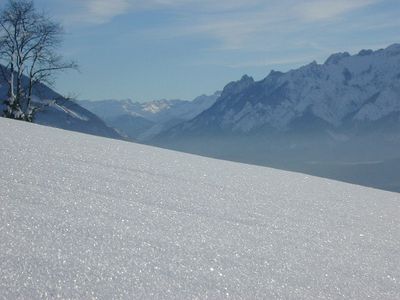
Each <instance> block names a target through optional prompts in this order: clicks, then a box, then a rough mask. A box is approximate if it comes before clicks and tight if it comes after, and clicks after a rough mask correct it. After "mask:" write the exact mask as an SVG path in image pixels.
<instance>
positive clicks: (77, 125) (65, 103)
mask: <svg viewBox="0 0 400 300" xmlns="http://www.w3.org/2000/svg"><path fill="white" fill-rule="evenodd" d="M7 93H8V87H7V85H6V84H4V82H2V81H1V80H0V116H2V114H3V110H4V107H3V106H2V101H1V100H2V99H6V98H7ZM33 98H34V102H36V103H37V104H38V105H43V106H44V108H43V110H41V111H39V112H38V113H37V115H36V117H35V119H34V122H35V123H37V124H42V125H47V126H51V127H56V128H62V129H66V130H72V131H78V132H83V133H89V134H94V135H98V136H103V137H109V138H117V139H122V136H120V135H119V134H118V133H117V132H116V131H115V130H114V129H112V128H111V127H109V126H107V125H106V124H105V123H104V122H103V121H102V120H101V119H100V118H99V117H97V116H96V115H94V114H93V113H91V112H90V111H88V110H86V109H84V108H83V107H81V106H80V105H78V104H77V103H76V102H75V101H72V100H69V99H66V98H65V97H63V96H61V95H60V94H58V93H57V92H55V91H54V90H53V89H51V88H49V87H48V86H46V85H44V84H40V85H38V86H36V88H35V90H34V97H33Z"/></svg>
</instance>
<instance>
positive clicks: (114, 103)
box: [79, 92, 221, 140]
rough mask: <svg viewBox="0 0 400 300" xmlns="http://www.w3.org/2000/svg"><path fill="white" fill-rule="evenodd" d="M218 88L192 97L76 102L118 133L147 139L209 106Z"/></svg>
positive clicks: (215, 97)
mask: <svg viewBox="0 0 400 300" xmlns="http://www.w3.org/2000/svg"><path fill="white" fill-rule="evenodd" d="M220 94H221V93H220V92H216V93H215V94H214V95H211V96H207V95H202V96H200V97H197V98H196V99H194V100H193V101H185V100H165V99H163V100H155V101H150V102H145V103H139V102H133V101H132V100H121V101H118V100H102V101H87V100H86V101H79V104H80V105H82V106H83V107H85V108H86V109H88V110H90V111H91V112H93V113H95V114H96V115H98V116H99V117H100V118H102V119H103V120H104V121H105V122H106V123H107V124H108V125H109V126H111V127H113V128H115V129H117V130H118V131H119V132H120V133H121V134H123V135H125V136H127V137H129V138H131V139H138V140H147V139H150V138H152V137H153V136H155V135H157V134H160V133H161V132H163V131H164V130H167V129H169V128H171V127H173V126H175V125H177V124H179V123H181V122H184V121H187V120H191V119H193V118H194V117H196V116H197V115H198V114H200V113H201V112H202V111H204V110H206V109H208V108H209V107H211V106H212V105H213V104H214V103H215V101H216V100H217V98H218V97H219V96H220Z"/></svg>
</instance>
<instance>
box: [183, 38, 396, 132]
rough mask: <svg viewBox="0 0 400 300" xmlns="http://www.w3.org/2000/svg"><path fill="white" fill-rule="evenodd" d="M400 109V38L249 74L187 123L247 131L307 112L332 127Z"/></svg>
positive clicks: (285, 125) (287, 122) (286, 122)
mask: <svg viewBox="0 0 400 300" xmlns="http://www.w3.org/2000/svg"><path fill="white" fill-rule="evenodd" d="M394 114H397V115H399V114H400V44H394V45H391V46H389V47H388V48H386V49H380V50H377V51H373V50H362V51H360V52H359V53H358V54H355V55H350V54H349V53H346V52H345V53H338V54H334V55H331V56H330V57H329V58H328V59H327V60H326V62H325V63H324V64H317V63H316V62H313V63H311V64H309V65H306V66H303V67H301V68H299V69H296V70H292V71H289V72H286V73H281V72H271V74H270V75H269V76H267V77H266V78H265V79H263V80H261V81H258V82H254V81H253V79H252V78H250V77H248V76H244V77H243V78H242V79H241V80H239V81H237V82H232V83H230V84H228V85H227V86H226V87H225V89H224V90H223V92H222V96H221V97H220V98H219V99H218V101H217V103H216V104H215V105H213V106H212V107H211V108H210V109H208V110H207V111H205V112H203V113H202V114H201V115H199V116H198V117H197V118H195V119H194V120H191V121H188V122H187V123H186V124H185V125H183V126H182V128H184V130H185V131H193V130H197V131H201V128H202V127H206V126H208V127H209V126H213V127H214V128H220V129H223V130H229V131H233V132H239V133H240V132H241V133H248V132H251V131H255V130H259V129H260V128H264V127H266V126H268V127H272V128H275V129H278V130H284V131H287V130H290V129H291V126H292V125H293V123H294V122H297V121H298V120H301V119H304V118H306V117H307V118H310V117H313V118H314V119H318V120H322V121H323V122H326V124H327V125H329V126H330V127H332V128H339V127H341V126H348V125H349V124H350V126H351V124H355V123H357V122H374V121H377V120H382V119H384V118H387V117H389V116H392V115H394Z"/></svg>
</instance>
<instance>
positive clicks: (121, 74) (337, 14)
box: [0, 0, 400, 101]
mask: <svg viewBox="0 0 400 300" xmlns="http://www.w3.org/2000/svg"><path fill="white" fill-rule="evenodd" d="M4 2H5V0H0V3H4ZM35 3H36V6H37V7H38V8H40V9H45V10H46V11H47V12H48V13H49V14H51V15H52V16H53V17H54V19H56V20H59V21H60V22H62V24H63V25H64V28H65V31H66V36H65V41H64V46H63V48H62V50H61V52H62V53H63V55H64V56H65V57H66V58H68V59H74V60H76V61H77V62H78V63H79V65H80V69H81V71H80V73H68V74H65V75H60V76H58V80H57V83H56V89H57V90H58V91H60V92H62V93H63V94H72V95H76V96H77V97H78V98H80V99H92V100H97V99H111V98H112V99H126V98H131V99H134V100H138V101H147V100H153V99H160V98H170V99H171V98H180V99H192V98H194V97H195V96H197V95H200V94H203V93H213V92H214V91H216V90H219V89H222V88H223V87H224V85H225V84H226V83H228V82H229V81H232V80H237V79H239V78H240V77H241V76H242V75H243V74H245V73H246V74H249V75H251V76H253V77H254V78H255V79H261V78H263V77H265V76H266V75H268V73H269V72H270V70H271V69H274V70H281V71H285V70H288V69H291V68H296V67H298V66H301V65H303V64H306V63H309V62H311V61H313V60H316V61H317V62H319V63H322V62H323V61H324V60H325V59H326V58H327V56H328V55H329V54H331V53H333V52H339V51H349V52H351V53H354V52H358V51H359V50H360V49H363V48H371V49H378V48H382V47H386V46H388V45H389V44H392V43H395V42H400V18H399V16H400V1H399V0H279V1H278V0H218V1H216V0H36V1H35Z"/></svg>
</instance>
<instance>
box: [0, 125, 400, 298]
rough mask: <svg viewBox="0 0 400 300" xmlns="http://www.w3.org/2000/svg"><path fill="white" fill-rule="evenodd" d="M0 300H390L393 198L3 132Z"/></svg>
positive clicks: (142, 150)
mask: <svg viewBox="0 0 400 300" xmlns="http://www.w3.org/2000/svg"><path fill="white" fill-rule="evenodd" d="M0 153H1V164H0V184H1V189H0V299H1V298H4V299H16V298H21V299H22V298H23V299H37V298H56V297H61V298H75V299H77V298H79V299H89V298H99V299H119V298H124V299H132V298H146V299H148V298H185V299H187V298H207V297H208V298H212V299H220V298H225V297H227V298H264V299H368V298H371V299H400V194H395V193H389V192H383V191H378V190H374V189H370V188H364V187H359V186H354V185H350V184H344V183H338V182H334V181H330V180H325V179H320V178H315V177H311V176H306V175H302V174H296V173H290V172H284V171H278V170H273V169H269V168H262V167H256V166H249V165H243V164H237V163H231V162H225V161H218V160H213V159H208V158H202V157H197V156H192V155H187V154H180V153H177V152H173V151H167V150H162V149H156V148H152V147H148V146H141V145H136V144H130V143H125V142H121V141H114V140H108V139H103V138H99V137H94V136H88V135H83V134H78V133H72V132H67V131H62V130H58V129H52V128H46V127H41V126H37V125H31V124H26V123H22V122H16V121H10V120H5V119H0Z"/></svg>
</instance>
